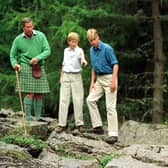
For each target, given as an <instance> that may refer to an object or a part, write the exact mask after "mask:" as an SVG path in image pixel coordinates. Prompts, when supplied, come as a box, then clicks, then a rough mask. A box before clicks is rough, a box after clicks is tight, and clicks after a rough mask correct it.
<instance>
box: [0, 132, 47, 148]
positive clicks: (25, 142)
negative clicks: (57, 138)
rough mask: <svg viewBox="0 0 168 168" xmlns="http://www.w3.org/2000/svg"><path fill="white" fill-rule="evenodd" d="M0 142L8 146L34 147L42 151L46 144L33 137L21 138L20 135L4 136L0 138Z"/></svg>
mask: <svg viewBox="0 0 168 168" xmlns="http://www.w3.org/2000/svg"><path fill="white" fill-rule="evenodd" d="M0 141H3V142H6V143H8V144H16V145H19V146H22V147H29V146H31V147H34V148H36V149H40V150H41V149H43V148H44V147H46V146H47V143H46V142H44V141H42V140H40V139H36V138H34V137H33V136H21V135H14V134H13V135H12V134H11V135H6V136H3V137H0Z"/></svg>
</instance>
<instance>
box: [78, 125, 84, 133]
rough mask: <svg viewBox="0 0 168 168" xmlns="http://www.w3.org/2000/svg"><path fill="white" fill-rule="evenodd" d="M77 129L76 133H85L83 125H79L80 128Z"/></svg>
mask: <svg viewBox="0 0 168 168" xmlns="http://www.w3.org/2000/svg"><path fill="white" fill-rule="evenodd" d="M77 128H78V131H79V132H80V133H84V132H85V128H84V126H83V125H80V126H78V127H77Z"/></svg>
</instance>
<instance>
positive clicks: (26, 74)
mask: <svg viewBox="0 0 168 168" xmlns="http://www.w3.org/2000/svg"><path fill="white" fill-rule="evenodd" d="M41 70H42V76H41V77H40V78H34V77H32V69H31V66H30V65H27V64H21V68H20V71H19V81H20V87H21V88H20V89H21V92H25V93H49V92H50V89H49V84H48V80H47V76H46V73H45V69H44V66H41ZM16 91H18V85H16Z"/></svg>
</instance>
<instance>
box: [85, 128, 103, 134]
mask: <svg viewBox="0 0 168 168" xmlns="http://www.w3.org/2000/svg"><path fill="white" fill-rule="evenodd" d="M87 132H88V133H94V134H104V130H103V128H102V127H95V128H91V129H89V130H87Z"/></svg>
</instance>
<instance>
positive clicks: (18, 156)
mask: <svg viewBox="0 0 168 168" xmlns="http://www.w3.org/2000/svg"><path fill="white" fill-rule="evenodd" d="M0 155H4V156H11V157H12V158H15V159H18V160H27V159H29V156H28V155H27V154H26V153H25V152H23V151H18V150H14V149H11V150H3V149H1V150H0Z"/></svg>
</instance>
